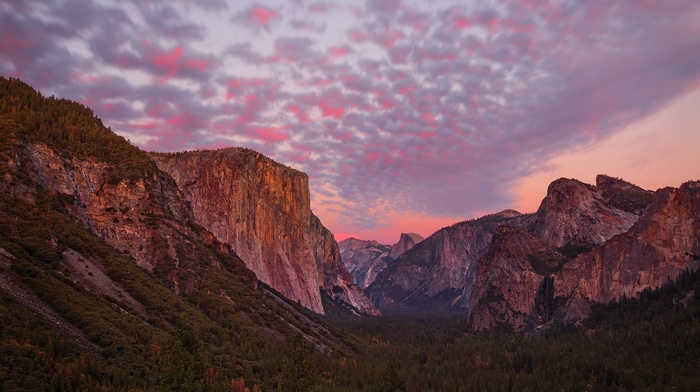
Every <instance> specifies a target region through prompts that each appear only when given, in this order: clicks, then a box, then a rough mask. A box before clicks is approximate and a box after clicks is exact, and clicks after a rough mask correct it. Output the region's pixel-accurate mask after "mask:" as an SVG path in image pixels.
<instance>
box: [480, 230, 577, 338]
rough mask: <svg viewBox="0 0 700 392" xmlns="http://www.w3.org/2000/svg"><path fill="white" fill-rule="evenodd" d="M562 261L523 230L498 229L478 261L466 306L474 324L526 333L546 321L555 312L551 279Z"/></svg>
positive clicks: (561, 256) (537, 239)
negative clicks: (530, 324) (531, 326)
mask: <svg viewBox="0 0 700 392" xmlns="http://www.w3.org/2000/svg"><path fill="white" fill-rule="evenodd" d="M564 261H565V256H564V255H563V254H562V253H561V252H559V251H557V250H556V249H553V248H552V247H551V246H549V245H548V244H547V243H546V242H545V241H543V240H542V239H540V238H538V237H536V236H534V235H533V234H531V233H530V232H528V231H527V230H525V229H520V228H513V227H508V226H501V227H499V228H498V229H497V230H496V233H495V234H494V236H493V241H492V243H491V246H490V247H489V251H488V252H487V253H486V254H484V255H483V256H482V257H481V258H480V259H479V267H478V271H477V274H476V275H477V277H476V281H475V283H474V292H473V295H472V301H471V306H470V308H471V309H472V310H471V317H470V319H471V324H472V326H473V327H474V328H476V329H486V328H491V327H495V326H498V325H503V324H505V325H510V326H513V327H514V328H516V329H524V328H526V327H527V326H528V323H531V322H532V321H533V320H534V322H536V323H537V324H542V323H544V322H547V321H549V319H550V317H551V316H552V315H553V311H554V309H553V301H552V299H553V295H552V293H551V289H550V287H549V286H551V278H550V277H549V275H550V273H552V272H555V271H557V270H558V269H559V267H560V266H561V264H563V262H564ZM538 300H539V301H538ZM536 305H539V307H538V306H536Z"/></svg>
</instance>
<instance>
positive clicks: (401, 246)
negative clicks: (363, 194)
mask: <svg viewBox="0 0 700 392" xmlns="http://www.w3.org/2000/svg"><path fill="white" fill-rule="evenodd" d="M421 241H423V237H421V236H420V235H418V234H416V233H409V234H406V233H401V237H400V238H399V242H397V243H396V244H394V245H392V246H389V245H382V244H380V243H378V242H377V241H363V240H358V239H356V238H347V239H345V240H343V241H340V242H339V243H338V247H339V248H340V255H341V257H342V259H343V263H345V267H346V268H347V270H348V272H350V274H351V275H352V277H353V279H354V282H356V283H357V285H358V286H360V287H361V288H362V289H365V288H367V286H369V285H370V284H371V283H372V282H374V279H376V277H377V275H378V274H379V273H380V272H382V270H384V268H386V267H387V265H388V264H389V263H390V262H392V261H394V260H396V259H397V258H398V257H399V256H401V255H402V254H404V253H406V251H408V250H410V249H413V247H414V246H415V245H416V244H417V243H419V242H421Z"/></svg>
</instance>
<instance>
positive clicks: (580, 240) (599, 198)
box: [533, 176, 651, 246]
mask: <svg viewBox="0 0 700 392" xmlns="http://www.w3.org/2000/svg"><path fill="white" fill-rule="evenodd" d="M598 182H600V183H601V184H602V185H603V186H592V185H588V184H584V183H583V182H580V181H578V180H572V179H566V178H562V179H559V180H556V181H554V182H552V183H551V184H550V185H549V188H548V190H547V197H546V198H545V199H544V200H543V201H542V204H541V205H540V208H539V210H538V211H537V213H536V219H535V223H534V226H533V232H534V233H535V234H536V235H537V236H538V237H540V238H542V239H543V240H544V241H546V242H547V243H548V244H550V245H552V246H564V245H565V244H569V243H572V244H581V245H600V244H602V243H604V242H605V241H607V240H608V239H610V238H611V237H612V236H614V235H615V234H620V233H624V232H626V231H627V230H629V228H630V227H632V225H633V224H634V222H636V221H637V219H639V215H640V214H641V212H640V211H639V210H640V207H637V208H624V207H625V205H626V203H625V202H624V201H623V200H621V199H623V197H622V196H623V195H630V194H636V192H637V189H634V190H632V189H633V188H632V187H634V186H633V185H632V184H627V183H625V182H623V181H619V180H617V181H614V180H613V179H611V178H610V177H605V176H599V177H598ZM626 188H629V189H628V190H626ZM634 188H636V187H634ZM640 190H641V189H640ZM641 191H642V192H643V194H644V195H648V196H649V198H650V196H651V195H650V194H648V193H646V192H645V191H643V190H641ZM647 204H648V201H647ZM630 210H631V211H630Z"/></svg>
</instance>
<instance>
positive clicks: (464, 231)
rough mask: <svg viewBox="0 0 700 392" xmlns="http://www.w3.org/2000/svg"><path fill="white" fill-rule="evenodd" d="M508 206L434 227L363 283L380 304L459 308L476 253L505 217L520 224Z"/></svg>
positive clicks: (422, 308) (390, 307) (384, 306)
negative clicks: (448, 225)
mask: <svg viewBox="0 0 700 392" xmlns="http://www.w3.org/2000/svg"><path fill="white" fill-rule="evenodd" d="M523 217H524V216H523V215H521V214H520V213H518V212H517V211H513V210H506V211H503V212H500V213H498V214H493V215H488V216H485V217H482V218H480V219H476V220H472V221H466V222H461V223H457V224H455V225H453V226H450V227H447V228H444V229H441V230H438V231H437V232H436V233H435V234H433V235H431V236H430V237H428V238H426V239H425V240H423V241H421V242H420V243H418V244H417V245H416V246H415V247H414V248H412V249H411V250H409V251H407V252H406V253H404V254H402V255H401V256H399V258H398V259H397V260H396V261H395V262H393V263H391V264H389V266H388V267H387V268H386V269H384V270H383V271H382V272H381V273H379V275H378V276H377V278H376V279H375V280H374V282H373V283H372V284H371V285H370V286H369V287H368V288H367V289H366V292H367V294H368V295H369V297H370V298H371V299H372V301H373V302H374V303H375V304H377V306H378V307H379V308H380V309H387V310H390V311H396V312H416V311H418V312H422V311H435V310H447V309H450V308H459V307H460V306H461V305H462V304H464V303H465V302H466V303H468V299H469V297H470V296H471V287H472V285H473V281H474V278H475V273H476V267H477V259H478V258H479V256H481V255H482V254H484V253H485V252H486V251H487V250H488V247H489V244H490V243H491V238H492V236H493V233H494V232H495V231H496V229H497V228H498V227H499V226H501V225H503V224H506V223H510V224H512V225H523V224H524V220H523Z"/></svg>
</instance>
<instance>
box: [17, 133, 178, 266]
mask: <svg viewBox="0 0 700 392" xmlns="http://www.w3.org/2000/svg"><path fill="white" fill-rule="evenodd" d="M15 151H16V155H15V156H14V158H15V159H13V160H12V163H11V164H12V165H13V166H15V168H14V171H15V172H24V173H25V175H26V176H27V177H28V182H29V183H31V184H36V185H35V186H36V187H34V185H32V186H31V187H25V186H23V184H21V183H14V184H11V185H10V186H9V187H8V188H7V193H8V194H11V195H14V196H18V197H23V198H25V199H28V200H32V199H34V198H35V197H36V192H37V190H44V191H48V192H50V193H58V194H61V195H64V197H66V198H67V199H66V200H69V199H70V203H67V204H66V208H69V209H70V213H71V215H73V216H75V217H76V218H77V219H79V220H80V221H81V222H83V224H84V225H85V226H87V227H88V228H89V229H90V230H91V231H92V232H94V233H95V234H97V235H99V236H100V237H102V238H103V239H105V240H107V242H109V243H110V244H111V245H112V246H114V247H115V248H117V249H119V250H120V251H122V252H124V253H127V254H129V255H131V256H132V257H133V258H134V260H135V261H136V262H137V264H139V265H140V266H141V267H144V268H146V269H148V270H150V271H153V269H154V268H156V267H157V266H159V265H162V264H163V262H164V261H167V260H163V259H164V258H167V257H164V256H165V255H169V254H170V253H173V254H174V253H175V251H174V246H175V243H177V242H178V241H179V240H180V237H181V236H179V235H176V234H175V233H174V232H175V231H179V232H181V233H188V232H189V229H188V228H187V226H184V225H182V224H181V223H180V222H182V221H186V220H187V219H188V218H189V212H188V210H187V207H186V206H185V204H184V203H182V201H181V200H180V199H179V197H178V189H177V187H176V185H175V183H174V182H173V181H172V179H170V178H167V177H166V176H163V175H162V173H160V172H158V170H157V169H156V168H155V165H153V164H152V163H151V165H152V166H151V167H150V168H149V167H144V168H143V172H145V173H144V175H141V176H139V178H137V179H135V180H130V179H121V178H117V179H113V178H111V177H110V167H109V165H108V164H106V163H104V162H101V161H98V160H96V159H94V158H90V157H78V156H75V155H69V154H65V153H62V152H61V151H58V150H55V149H54V148H52V147H49V146H47V145H45V144H41V143H29V144H21V145H18V146H17V148H16V149H15ZM149 169H150V170H149ZM68 198H69V199H68ZM151 216H158V217H162V219H163V220H165V221H169V222H170V225H169V226H167V227H160V226H158V225H153V224H151V223H152V222H151V221H150V220H149V219H148V217H151Z"/></svg>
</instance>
